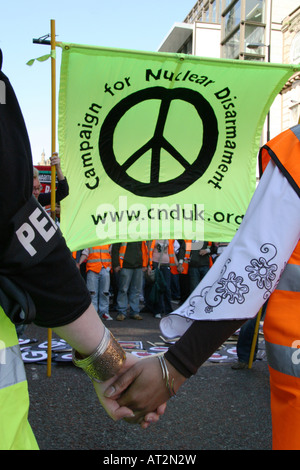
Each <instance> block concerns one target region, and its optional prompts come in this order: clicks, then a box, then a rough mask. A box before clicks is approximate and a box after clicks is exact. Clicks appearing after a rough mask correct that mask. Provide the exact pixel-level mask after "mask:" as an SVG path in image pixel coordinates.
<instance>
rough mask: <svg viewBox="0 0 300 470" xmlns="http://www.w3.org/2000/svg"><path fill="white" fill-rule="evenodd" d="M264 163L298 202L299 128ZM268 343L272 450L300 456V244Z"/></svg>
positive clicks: (271, 145)
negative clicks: (276, 170)
mask: <svg viewBox="0 0 300 470" xmlns="http://www.w3.org/2000/svg"><path fill="white" fill-rule="evenodd" d="M260 158H261V170H262V171H263V170H264V169H265V167H266V165H267V163H268V161H269V160H270V158H271V159H272V160H273V161H274V163H275V164H276V165H277V166H278V167H279V169H280V170H281V172H282V173H283V174H284V175H285V176H286V178H287V179H288V181H289V182H290V184H291V186H292V187H293V188H294V189H295V191H296V192H297V193H298V195H299V197H300V125H298V126H295V127H293V128H291V129H289V130H287V131H285V132H283V133H281V134H280V135H279V136H277V137H275V138H274V139H272V140H271V141H270V142H268V143H267V144H266V145H265V146H264V147H263V148H262V149H261V151H260ZM299 217H300V214H299ZM264 337H265V342H266V351H267V355H268V363H269V370H270V384H271V409H272V422H273V449H277V450H299V449H300V355H299V354H298V353H297V348H298V347H299V346H300V242H298V244H297V245H296V248H295V250H294V252H293V253H292V255H291V257H290V259H289V261H288V263H287V265H286V268H285V270H284V272H283V274H282V276H281V278H280V281H279V283H278V285H277V287H276V289H275V291H274V292H273V293H272V295H271V297H270V299H269V301H268V305H267V311H266V317H265V321H264Z"/></svg>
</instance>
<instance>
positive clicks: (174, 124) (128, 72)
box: [58, 44, 300, 250]
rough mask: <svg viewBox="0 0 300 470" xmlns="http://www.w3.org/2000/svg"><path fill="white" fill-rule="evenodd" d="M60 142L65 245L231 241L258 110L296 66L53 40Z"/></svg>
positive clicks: (249, 178)
mask: <svg viewBox="0 0 300 470" xmlns="http://www.w3.org/2000/svg"><path fill="white" fill-rule="evenodd" d="M62 48H63V52H62V64H61V79H60V92H59V124H58V135H59V151H60V157H61V162H62V166H63V171H64V173H65V175H66V177H67V179H68V183H69V187H70V193H69V196H68V197H67V198H66V199H64V200H63V201H62V203H61V205H62V216H61V229H62V232H63V235H64V237H65V238H66V241H67V244H68V246H69V247H70V249H71V250H78V249H82V248H85V247H91V246H96V245H104V244H108V243H114V242H119V241H125V242H130V241H138V240H150V239H201V240H211V241H216V242H217V241H222V242H228V241H230V240H231V239H232V237H233V236H234V234H235V233H236V230H237V229H238V227H239V225H240V223H241V221H242V219H243V216H244V214H245V211H246V209H247V207H248V204H249V202H250V199H251V197H252V194H253V192H254V190H255V187H256V162H257V152H258V149H259V146H260V137H261V132H262V127H263V123H264V121H265V117H266V115H267V113H268V111H269V108H270V105H271V104H272V102H273V100H274V98H275V97H276V95H277V94H278V93H279V92H280V90H281V88H282V87H283V85H284V84H285V83H286V81H287V80H288V79H289V78H290V76H291V75H292V74H293V73H294V72H295V71H297V70H299V69H300V67H299V66H298V68H297V67H294V66H291V65H280V64H278V65H277V64H266V63H262V62H258V61H253V62H252V61H251V62H248V61H238V60H222V59H208V58H200V57H195V56H189V55H183V54H162V53H148V52H139V51H128V50H118V49H104V48H98V47H90V46H81V45H74V44H63V45H62Z"/></svg>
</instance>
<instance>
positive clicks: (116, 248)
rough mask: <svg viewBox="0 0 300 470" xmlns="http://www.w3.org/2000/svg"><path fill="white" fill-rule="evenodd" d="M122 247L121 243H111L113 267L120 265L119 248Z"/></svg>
mask: <svg viewBox="0 0 300 470" xmlns="http://www.w3.org/2000/svg"><path fill="white" fill-rule="evenodd" d="M120 247H121V243H113V244H112V245H111V265H112V268H113V269H115V268H117V267H118V266H120V263H119V250H120Z"/></svg>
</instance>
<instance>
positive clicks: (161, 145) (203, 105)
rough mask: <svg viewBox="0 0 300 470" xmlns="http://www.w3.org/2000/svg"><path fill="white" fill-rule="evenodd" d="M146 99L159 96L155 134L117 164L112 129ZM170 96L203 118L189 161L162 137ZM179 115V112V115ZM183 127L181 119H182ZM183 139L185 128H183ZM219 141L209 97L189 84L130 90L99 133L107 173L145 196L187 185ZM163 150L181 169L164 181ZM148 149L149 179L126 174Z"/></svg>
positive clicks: (201, 171) (199, 173)
mask: <svg viewBox="0 0 300 470" xmlns="http://www.w3.org/2000/svg"><path fill="white" fill-rule="evenodd" d="M146 100H159V103H160V105H159V112H158V118H157V122H156V125H155V128H154V134H153V136H152V138H150V139H149V140H148V141H147V142H145V143H144V144H143V145H142V146H141V147H140V148H139V149H138V150H136V151H135V152H134V153H133V154H132V155H129V156H128V158H127V159H126V160H125V161H124V162H123V163H122V164H120V163H119V162H118V160H117V158H116V155H115V151H114V133H115V131H116V127H117V125H118V123H119V122H120V120H121V118H122V117H123V116H124V115H125V114H126V113H127V112H129V111H130V110H131V109H132V108H133V107H134V106H136V105H137V104H139V103H141V102H143V101H146ZM173 100H182V101H184V102H187V103H190V105H192V106H193V107H194V109H195V110H196V116H197V119H200V120H201V121H202V126H203V135H202V136H199V141H198V145H199V152H198V147H197V153H198V154H197V157H196V158H195V160H194V161H193V162H192V163H190V162H189V161H187V159H186V158H185V157H184V156H183V155H182V154H181V153H180V152H179V151H178V150H176V148H175V146H173V145H172V143H171V142H170V139H166V138H165V137H164V129H165V126H166V121H167V119H168V113H169V110H170V105H171V103H172V101H173ZM179 119H180V116H179ZM182 129H184V121H183V122H182ZM182 133H183V135H182V138H183V139H184V130H182ZM217 141H218V123H217V119H216V116H215V113H214V111H213V109H212V107H211V105H210V104H209V103H208V101H207V100H206V99H205V98H204V97H203V96H202V95H201V94H200V93H199V92H197V91H194V90H190V89H188V88H174V89H166V88H163V87H153V88H147V89H144V90H140V91H138V92H135V93H132V94H131V95H129V96H127V97H126V98H124V99H123V100H121V101H120V102H119V103H118V104H117V105H116V106H115V107H114V108H112V110H111V111H110V112H109V113H108V115H107V116H106V118H105V120H104V122H103V125H102V127H101V131H100V136H99V153H100V159H101V161H102V165H103V168H104V170H105V171H106V173H107V175H108V176H109V177H110V178H111V179H112V180H113V181H114V182H115V183H117V184H118V185H119V186H121V187H123V188H124V189H126V190H128V191H130V192H132V193H134V194H136V195H138V196H146V197H164V196H170V195H172V194H176V193H178V192H180V191H183V190H184V189H186V188H188V187H189V186H190V185H191V184H193V183H194V182H195V181H196V180H198V179H199V178H200V177H201V176H202V175H203V174H204V173H205V171H206V170H207V168H208V167H209V164H210V162H211V160H212V158H213V156H214V153H215V150H216V146H217ZM162 150H165V151H167V152H168V154H169V155H171V157H172V158H173V159H174V162H175V161H176V162H177V163H179V164H180V165H181V166H182V168H183V171H182V173H181V174H180V175H178V176H176V177H175V178H172V179H169V180H167V181H160V165H161V158H162V155H161V152H162ZM149 151H151V164H150V178H149V182H143V181H139V180H137V179H135V178H133V177H132V176H130V175H129V174H128V170H129V169H130V168H131V167H132V165H134V164H135V163H136V162H137V161H138V160H139V159H140V158H141V157H142V156H144V155H145V153H146V152H149Z"/></svg>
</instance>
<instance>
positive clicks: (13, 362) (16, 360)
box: [0, 307, 38, 450]
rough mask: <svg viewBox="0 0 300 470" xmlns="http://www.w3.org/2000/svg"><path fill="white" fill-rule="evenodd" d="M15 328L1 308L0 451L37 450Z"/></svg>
mask: <svg viewBox="0 0 300 470" xmlns="http://www.w3.org/2000/svg"><path fill="white" fill-rule="evenodd" d="M28 410H29V395H28V385H27V380H26V374H25V368H24V364H23V360H22V356H21V351H20V347H19V341H18V337H17V334H16V328H15V326H14V325H13V324H12V323H11V321H10V320H9V318H8V317H7V316H6V315H5V313H4V311H3V309H2V308H1V307H0V450H38V445H37V442H36V439H35V437H34V434H33V432H32V429H31V427H30V424H29V422H28Z"/></svg>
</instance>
